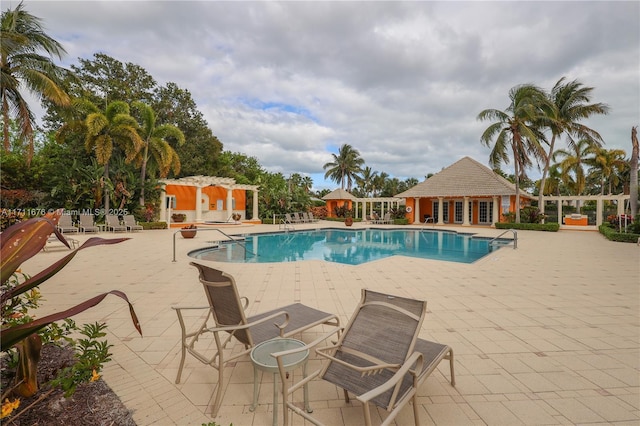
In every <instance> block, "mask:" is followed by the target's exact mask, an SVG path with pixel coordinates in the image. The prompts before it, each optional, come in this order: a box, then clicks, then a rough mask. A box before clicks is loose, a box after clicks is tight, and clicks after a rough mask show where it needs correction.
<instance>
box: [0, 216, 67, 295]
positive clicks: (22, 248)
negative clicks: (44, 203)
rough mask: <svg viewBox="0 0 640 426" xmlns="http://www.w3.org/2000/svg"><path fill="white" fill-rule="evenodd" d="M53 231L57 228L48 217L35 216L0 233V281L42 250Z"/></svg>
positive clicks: (6, 278) (3, 280)
mask: <svg viewBox="0 0 640 426" xmlns="http://www.w3.org/2000/svg"><path fill="white" fill-rule="evenodd" d="M54 232H57V230H56V227H55V225H54V224H53V222H52V221H51V220H50V219H48V218H46V217H37V218H33V219H29V220H26V221H24V222H20V223H16V224H15V225H12V226H10V227H9V228H7V229H6V230H5V231H4V232H3V233H2V234H0V257H1V260H0V277H1V280H2V281H1V282H2V283H3V284H4V283H5V282H6V281H7V280H8V279H9V277H11V275H13V273H14V272H15V271H16V270H17V269H18V268H19V267H20V265H21V264H22V263H23V262H25V261H26V260H29V259H30V258H32V257H33V256H34V255H36V254H37V253H38V252H39V251H40V250H42V248H43V247H44V245H45V244H46V243H47V238H48V237H49V235H51V233H54ZM57 235H59V232H57ZM58 238H61V236H59V237H58ZM62 239H64V238H63V237H62ZM61 241H62V240H61ZM64 242H66V241H64ZM67 246H68V243H67Z"/></svg>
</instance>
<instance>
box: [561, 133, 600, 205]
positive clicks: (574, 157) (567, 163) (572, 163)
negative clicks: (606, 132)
mask: <svg viewBox="0 0 640 426" xmlns="http://www.w3.org/2000/svg"><path fill="white" fill-rule="evenodd" d="M594 148H595V147H594V145H592V142H591V141H590V140H587V139H580V140H579V141H578V142H576V143H574V144H572V145H571V146H570V147H569V148H568V149H559V150H557V151H556V152H555V153H554V155H553V160H554V161H558V160H559V164H558V167H559V168H560V176H561V178H562V181H563V182H565V183H567V184H568V183H569V182H571V184H570V185H567V186H569V187H570V188H571V189H572V190H573V193H574V195H582V194H583V192H584V189H585V187H586V185H587V176H586V174H585V171H584V166H585V165H586V164H587V161H588V158H589V155H591V154H592V153H593V150H594Z"/></svg>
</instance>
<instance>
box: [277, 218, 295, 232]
mask: <svg viewBox="0 0 640 426" xmlns="http://www.w3.org/2000/svg"><path fill="white" fill-rule="evenodd" d="M282 228H284V230H285V231H295V228H294V227H293V224H292V223H291V222H289V221H288V220H287V219H280V224H279V225H278V229H282Z"/></svg>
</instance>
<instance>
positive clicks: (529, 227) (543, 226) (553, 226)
mask: <svg viewBox="0 0 640 426" xmlns="http://www.w3.org/2000/svg"><path fill="white" fill-rule="evenodd" d="M496 229H522V230H526V231H547V232H558V230H559V229H560V224H558V223H496Z"/></svg>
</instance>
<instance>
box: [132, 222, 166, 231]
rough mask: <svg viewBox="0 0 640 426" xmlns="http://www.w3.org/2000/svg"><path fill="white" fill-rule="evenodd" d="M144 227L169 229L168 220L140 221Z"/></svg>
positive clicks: (145, 228)
mask: <svg viewBox="0 0 640 426" xmlns="http://www.w3.org/2000/svg"><path fill="white" fill-rule="evenodd" d="M138 225H140V226H142V229H144V230H147V229H167V227H168V226H167V222H138Z"/></svg>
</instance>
